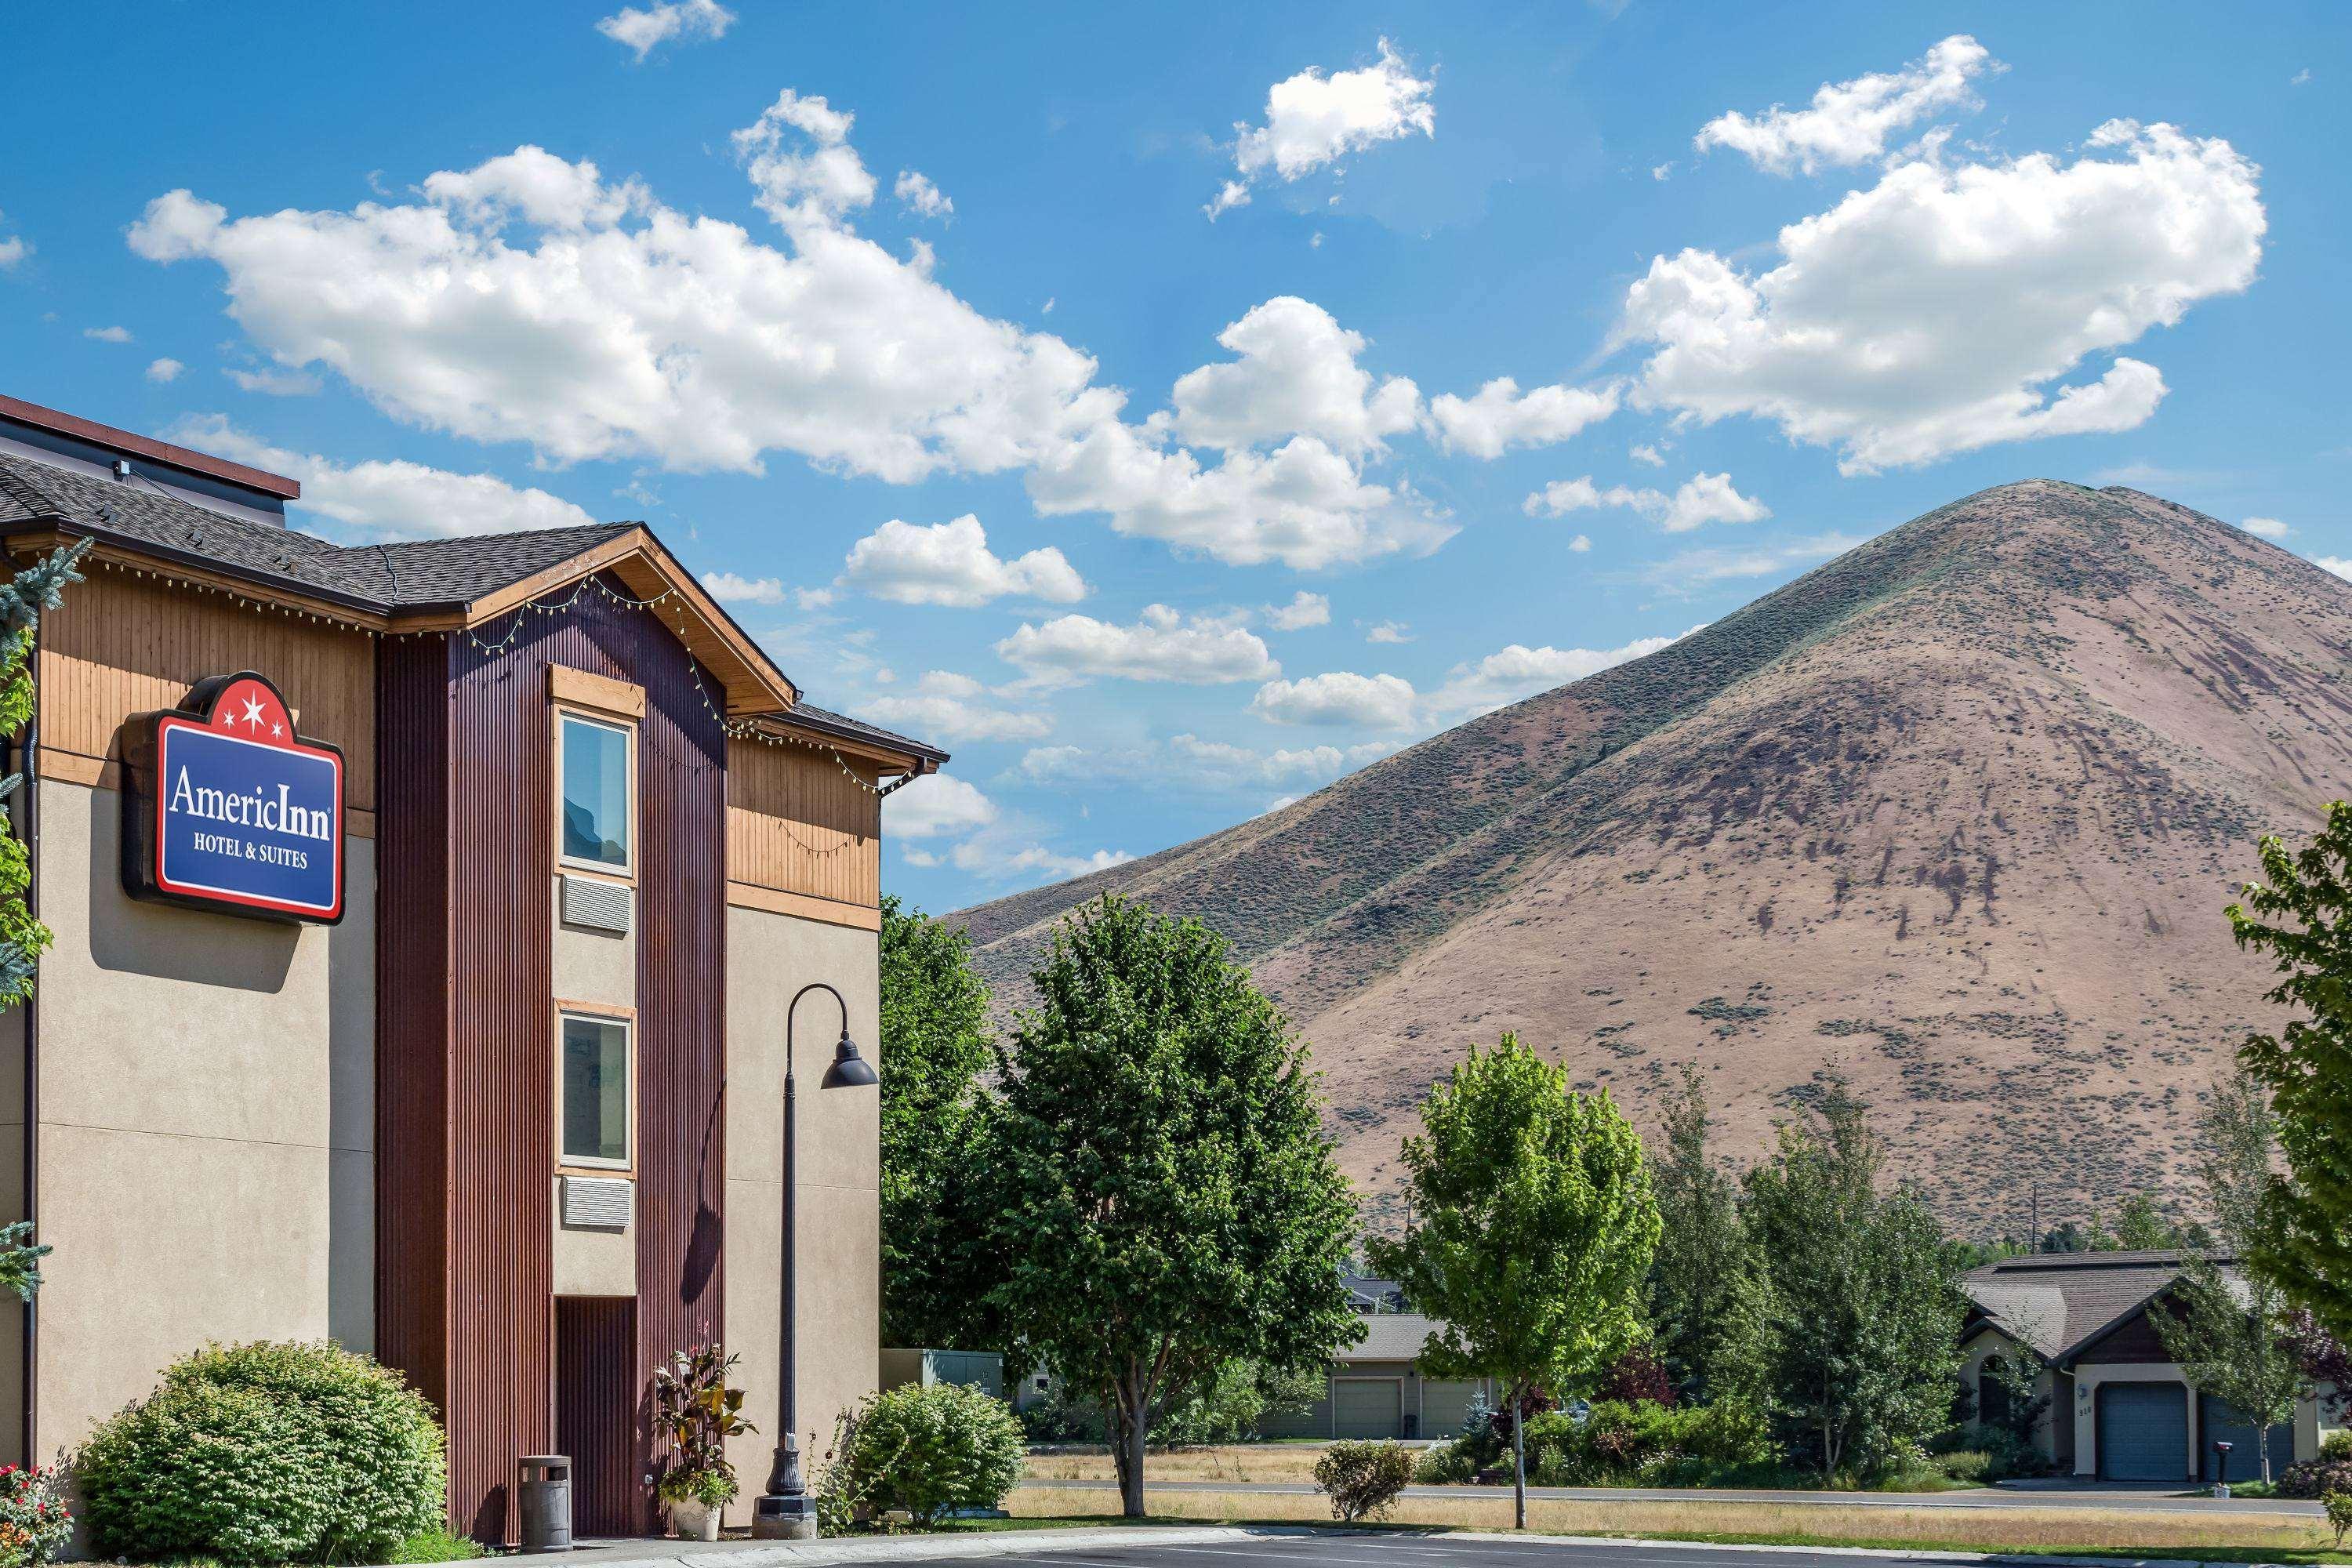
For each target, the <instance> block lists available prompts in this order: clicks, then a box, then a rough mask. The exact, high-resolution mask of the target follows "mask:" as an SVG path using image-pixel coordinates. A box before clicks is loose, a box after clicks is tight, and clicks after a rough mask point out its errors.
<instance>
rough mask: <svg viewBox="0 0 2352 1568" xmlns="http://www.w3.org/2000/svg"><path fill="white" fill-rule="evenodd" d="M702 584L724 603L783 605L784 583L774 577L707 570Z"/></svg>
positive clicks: (712, 595)
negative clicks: (744, 575) (748, 575)
mask: <svg viewBox="0 0 2352 1568" xmlns="http://www.w3.org/2000/svg"><path fill="white" fill-rule="evenodd" d="M702 585H703V586H704V587H705V588H708V589H709V590H710V596H711V597H712V598H714V599H717V600H718V601H719V603H720V604H722V605H781V604H782V603H783V602H784V585H783V584H782V582H780V581H778V580H777V579H776V578H773V577H743V576H739V575H737V574H735V573H732V572H705V573H704V574H702Z"/></svg>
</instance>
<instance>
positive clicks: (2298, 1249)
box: [2229, 801, 2352, 1341]
mask: <svg viewBox="0 0 2352 1568" xmlns="http://www.w3.org/2000/svg"><path fill="white" fill-rule="evenodd" d="M2261 853H2262V862H2263V880H2261V881H2259V882H2250V883H2248V884H2247V885H2246V888H2245V889H2244V892H2243V893H2242V895H2241V897H2240V900H2239V901H2238V902H2236V903H2234V904H2231V906H2230V911H2229V912H2230V924H2231V930H2232V931H2233V932H2234V934H2235V935H2236V937H2237V941H2238V945H2239V946H2240V947H2242V948H2249V949H2252V951H2253V952H2259V953H2263V954H2264V955H2266V956H2268V957H2269V958H2270V959H2271V960H2272V961H2273V968H2274V969H2275V971H2276V972H2277V973H2278V974H2279V975H2280V976H2281V979H2280V981H2279V983H2278V984H2277V985H2276V986H2274V987H2273V989H2272V990H2271V992H2270V993H2269V999H2270V1000H2271V1001H2272V1002H2274V1003H2276V1004H2278V1005H2281V1006H2284V1007H2290V1008H2293V1009H2294V1010H2295V1013H2296V1016H2293V1017H2290V1018H2289V1019H2288V1020H2287V1024H2286V1027H2285V1028H2284V1030H2283V1031H2282V1032H2280V1033H2278V1034H2275V1035H2273V1034H2255V1035H2253V1036H2252V1037H2249V1038H2248V1039H2247V1041H2246V1043H2245V1045H2244V1046H2243V1047H2242V1048H2241V1049H2240V1051H2239V1058H2240V1059H2241V1060H2242V1062H2243V1063H2244V1064H2245V1066H2246V1067H2247V1068H2249V1069H2250V1070H2251V1071H2252V1072H2253V1073H2254V1074H2255V1076H2257V1077H2258V1078H2260V1079H2262V1080H2263V1084H2264V1085H2265V1086H2266V1087H2267V1088H2268V1089H2269V1090H2270V1095H2271V1106H2272V1110H2273V1113H2274V1114H2275V1116H2276V1117H2277V1121H2278V1142H2279V1146H2280V1147H2281V1149H2282V1150H2284V1152H2285V1155H2286V1173H2285V1174H2284V1175H2283V1176H2274V1177H2273V1178H2272V1179H2271V1182H2270V1184H2269V1192H2268V1201H2269V1202H2270V1203H2272V1204H2273V1205H2275V1216H2274V1217H2275V1223H2274V1224H2272V1225H2271V1226H2268V1227H2267V1228H2266V1230H2265V1232H2264V1235H2263V1239H2262V1242H2261V1244H2260V1245H2259V1246H2257V1247H2253V1248H2252V1249H2251V1250H2250V1251H2249V1252H2248V1253H2247V1254H2246V1256H2245V1258H2244V1261H2245V1263H2246V1265H2247V1267H2248V1268H2251V1269H2252V1271H2254V1272H2255V1273H2258V1274H2261V1275H2263V1277H2265V1278H2267V1279H2271V1280H2273V1281H2274V1282H2275V1283H2276V1284H2277V1285H2278V1287H2279V1289H2282V1290H2284V1291H2285V1292H2286V1294H2287V1295H2288V1296H2289V1297H2290V1298H2291V1299H2292V1300H2294V1301H2295V1302H2296V1303H2297V1304H2298V1305H2300V1306H2302V1307H2305V1308H2306V1309H2308V1310H2310V1312H2311V1313H2312V1315H2313V1316H2314V1317H2315V1318H2316V1319H2317V1320H2318V1322H2319V1326H2320V1327H2321V1328H2322V1329H2324V1330H2326V1331H2327V1332H2328V1333H2329V1334H2331V1335H2333V1336H2334V1337H2335V1338H2336V1339H2337V1340H2339V1341H2352V805H2347V804H2346V803H2345V802H2343V801H2337V802H2336V804H2335V805H2331V806H2329V807H2328V808H2327V821H2326V826H2323V827H2322V828H2321V829H2320V831H2319V833H2318V834H2317V836H2316V837H2314V838H2313V839H2312V841H2311V842H2310V844H2308V845H2307V846H2305V847H2304V848H2302V849H2300V850H2297V851H2292V852H2291V851H2289V850H2288V848H2287V847H2286V845H2285V843H2284V840H2282V839H2280V838H2279V837H2277V836H2276V835H2272V836H2270V837H2265V838H2264V839H2263V841H2262V847H2261Z"/></svg>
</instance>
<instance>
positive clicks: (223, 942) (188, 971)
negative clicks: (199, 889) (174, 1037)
mask: <svg viewBox="0 0 2352 1568" xmlns="http://www.w3.org/2000/svg"><path fill="white" fill-rule="evenodd" d="M85 793H86V794H87V795H88V796H89V955H90V960H91V962H92V963H96V964H97V965H98V966H99V967H100V969H112V970H122V971H127V972H128V973H132V974H148V975H152V976H154V977H155V978H156V979H159V980H178V981H184V982H186V983H187V984H192V985H226V986H229V987H232V988H234V989H236V990H239V991H266V992H270V993H273V994H274V993H277V992H279V991H283V990H284V989H285V988H286V976H287V973H288V972H289V970H290V969H291V968H292V967H293V963H294V948H295V945H296V944H297V943H298V942H300V941H301V939H302V931H301V928H300V927H299V926H291V925H280V924H278V922H276V921H257V920H246V919H242V918H240V917H238V916H236V915H215V914H206V913H205V911H203V910H189V909H176V908H171V907H167V906H165V905H162V904H142V903H141V902H140V901H139V900H136V899H134V898H132V897H131V895H130V894H128V893H126V892H124V891H123V890H122V805H121V797H120V796H119V795H117V794H116V793H115V792H114V791H112V790H108V789H94V790H89V791H87V792H85ZM159 1022H160V1020H159Z"/></svg>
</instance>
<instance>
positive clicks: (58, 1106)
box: [34, 780, 375, 1458]
mask: <svg viewBox="0 0 2352 1568" xmlns="http://www.w3.org/2000/svg"><path fill="white" fill-rule="evenodd" d="M37 787H38V789H39V792H40V794H39V813H40V822H39V826H40V844H39V852H38V863H37V875H38V877H39V879H40V900H41V915H42V918H43V919H44V920H45V921H47V923H48V925H49V927H50V929H51V930H52V931H55V932H56V933H57V943H56V945H55V946H54V947H53V948H52V949H51V950H50V952H49V953H48V954H47V957H45V958H44V960H43V961H42V963H41V973H40V980H39V986H40V990H39V997H40V1003H39V1030H40V1035H39V1047H40V1086H39V1087H40V1124H39V1136H40V1169H39V1173H38V1181H39V1190H38V1194H37V1196H38V1201H39V1208H40V1219H41V1239H42V1240H44V1241H46V1242H47V1243H49V1244H50V1245H51V1246H53V1247H55V1248H56V1249H57V1250H56V1253H55V1255H54V1256H53V1257H52V1258H50V1259H49V1262H48V1265H47V1268H46V1269H45V1273H46V1274H47V1280H48V1283H47V1286H46V1287H45V1288H44V1289H43V1290H42V1292H41V1297H40V1303H39V1312H40V1337H39V1363H38V1372H37V1375H38V1378H39V1381H40V1388H39V1393H40V1399H39V1426H38V1430H37V1434H36V1438H35V1444H34V1447H35V1455H36V1457H37V1458H48V1457H49V1456H51V1455H52V1454H54V1453H55V1452H56V1451H58V1449H59V1448H61V1447H69V1446H71V1445H73V1444H76V1443H78V1442H79V1441H80V1439H81V1438H82V1437H83V1436H86V1435H87V1434H88V1432H89V1429H90V1427H91V1426H93V1425H94V1424H95V1423H96V1422H97V1421H99V1420H100V1419H101V1418H103V1417H104V1416H105V1415H109V1414H110V1413H111V1412H112V1411H114V1410H115V1409H117V1408H119V1407H120V1406H121V1405H122V1404H124V1403H125V1402H126V1401H128V1400H130V1399H132V1398H135V1397H137V1396H139V1395H141V1394H145V1393H147V1392H148V1391H149V1390H150V1389H151V1388H152V1386H153V1384H154V1381H155V1377H156V1374H157V1373H158V1372H159V1371H160V1370H161V1369H162V1368H163V1366H164V1365H165V1364H167V1363H170V1362H171V1361H173V1359H175V1358H176V1357H178V1356H180V1355H182V1354H184V1353H185V1352H188V1351H190V1350H193V1349H194V1348H196V1347H198V1346H200V1345H202V1344H203V1343H204V1342H205V1341H207V1340H214V1339H218V1340H224V1341H228V1340H250V1339H259V1338H273V1339H286V1338H319V1337H322V1336H330V1335H331V1336H332V1337H335V1338H338V1339H341V1341H343V1342H345V1343H347V1344H350V1345H352V1346H353V1347H354V1348H357V1349H362V1350H368V1349H372V1348H373V1343H374V1305H373V1300H374V1239H373V1206H374V1194H373V1170H374V1165H373V1136H374V1132H373V1130H374V1106H373V1094H374V1088H373V1086H374V1016H375V1000H374V985H375V934H374V924H373V921H374V909H375V846H374V842H373V840H371V839H365V838H359V837H351V838H348V839H347V840H346V843H345V860H344V877H345V898H344V907H345V910H346V913H345V916H344V919H343V922H342V924H341V925H340V926H338V927H334V928H326V927H320V926H288V925H278V924H274V923H271V922H268V921H252V920H243V919H237V918H234V917H231V916H226V915H215V914H208V913H204V912H200V911H196V910H181V909H173V908H167V907H163V906H159V905H152V904H142V903H139V902H136V901H135V900H131V899H130V898H128V897H127V896H125V895H124V893H123V892H122V889H121V879H120V875H119V869H118V867H119V861H118V855H119V849H118V841H119V840H118V834H119V825H120V809H121V808H120V805H119V803H118V801H117V798H116V795H115V794H114V792H112V791H110V790H93V789H89V788H84V787H82V786H80V785H77V784H64V783H59V782H58V781H54V780H44V781H42V782H41V783H40V784H38V786H37Z"/></svg>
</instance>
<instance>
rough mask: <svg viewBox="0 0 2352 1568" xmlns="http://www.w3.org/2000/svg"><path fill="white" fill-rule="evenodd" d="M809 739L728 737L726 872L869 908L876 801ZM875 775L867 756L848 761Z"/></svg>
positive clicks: (875, 883) (863, 774) (877, 830)
mask: <svg viewBox="0 0 2352 1568" xmlns="http://www.w3.org/2000/svg"><path fill="white" fill-rule="evenodd" d="M843 765H844V764H843V763H842V762H841V761H838V760H836V753H835V752H832V751H830V750H820V749H818V748H817V747H814V746H802V745H794V744H792V743H790V742H786V743H784V744H781V745H779V744H772V743H770V742H763V741H753V740H743V739H736V740H730V741H729V742H728V743H727V879H728V880H729V881H730V882H734V883H738V884H740V885H741V886H743V887H747V888H761V889H768V890H770V891H772V892H779V893H795V894H799V895H801V896H803V897H804V898H812V899H824V900H828V901H830V902H833V903H836V904H848V905H853V906H856V907H857V908H859V909H866V910H870V909H873V908H874V907H875V906H876V905H877V904H879V903H880V902H881V897H882V894H881V874H882V855H881V829H882V803H881V801H880V800H879V799H877V797H876V796H875V795H874V794H873V792H872V790H871V789H870V788H868V789H861V788H859V787H858V784H857V783H856V782H855V781H853V780H852V779H851V778H850V777H849V776H847V775H845V773H843V772H842V768H843ZM847 765H848V766H850V767H851V768H853V769H855V770H856V777H857V778H858V779H862V780H863V781H864V782H865V783H866V784H868V785H871V784H874V783H875V782H876V774H875V772H874V770H873V768H872V766H871V764H869V763H861V762H854V761H853V762H850V763H848V764H847Z"/></svg>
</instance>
